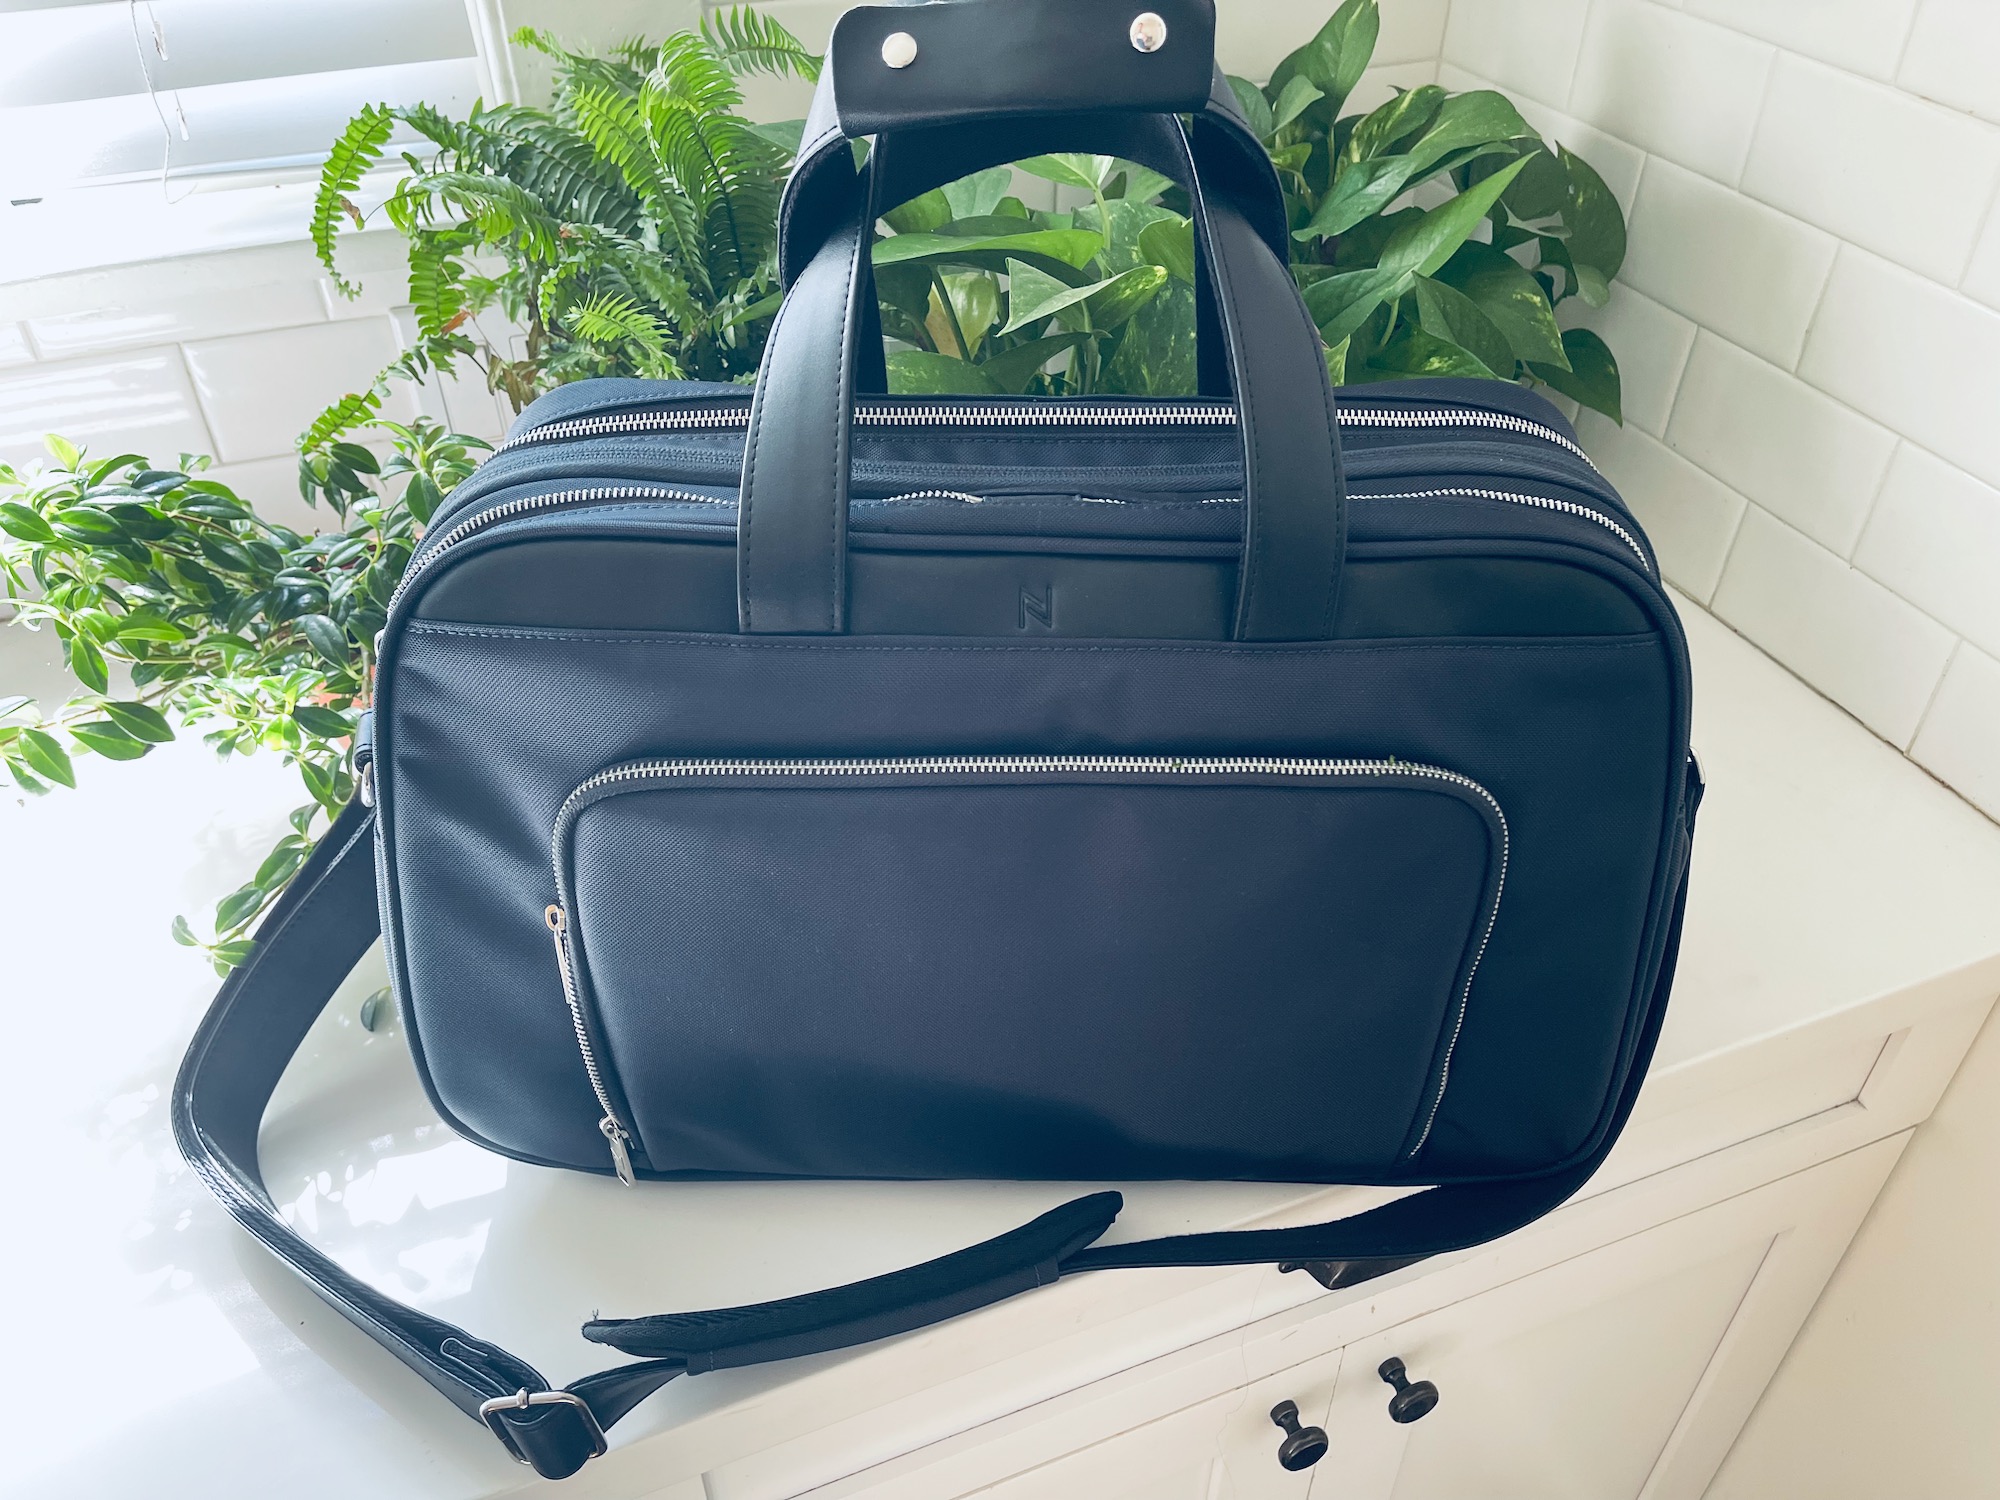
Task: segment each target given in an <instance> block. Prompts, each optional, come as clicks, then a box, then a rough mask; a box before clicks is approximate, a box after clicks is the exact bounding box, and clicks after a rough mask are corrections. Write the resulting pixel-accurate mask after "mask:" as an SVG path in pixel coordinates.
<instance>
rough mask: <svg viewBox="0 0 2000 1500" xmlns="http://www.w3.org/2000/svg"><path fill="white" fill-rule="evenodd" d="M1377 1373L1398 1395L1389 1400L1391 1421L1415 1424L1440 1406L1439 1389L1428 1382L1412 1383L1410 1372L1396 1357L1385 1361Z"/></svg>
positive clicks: (1377, 1369)
mask: <svg viewBox="0 0 2000 1500" xmlns="http://www.w3.org/2000/svg"><path fill="white" fill-rule="evenodd" d="M1375 1373H1376V1374H1377V1375H1380V1376H1381V1377H1382V1379H1383V1380H1384V1382H1386V1383H1387V1384H1389V1385H1392V1386H1394V1387H1395V1388H1396V1394H1395V1395H1393V1396H1391V1397H1390V1398H1389V1420H1390V1421H1392V1422H1414V1421H1416V1420H1417V1419H1418V1418H1419V1417H1427V1416H1429V1415H1430V1414H1431V1409H1432V1408H1433V1407H1435V1406H1436V1405H1437V1404H1438V1388H1437V1387H1436V1386H1434V1385H1432V1384H1431V1383H1430V1382H1429V1381H1428V1380H1419V1381H1415V1382H1412V1381H1411V1379H1410V1372H1409V1371H1408V1370H1406V1369H1404V1368H1403V1362H1402V1361H1401V1360H1400V1359H1397V1358H1395V1357H1394V1356H1391V1357H1390V1358H1388V1359H1385V1360H1383V1361H1382V1363H1381V1364H1380V1365H1379V1366H1377V1367H1376V1370H1375Z"/></svg>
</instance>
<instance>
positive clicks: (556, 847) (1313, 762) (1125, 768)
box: [546, 755, 1510, 1181]
mask: <svg viewBox="0 0 2000 1500" xmlns="http://www.w3.org/2000/svg"><path fill="white" fill-rule="evenodd" d="M1049 772H1056V773H1069V772H1118V773H1124V774H1132V773H1139V774H1146V775H1162V776H1188V775H1195V776H1391V775H1394V776H1417V777H1425V778H1428V779H1430V780H1433V781H1443V782H1449V783H1450V784H1451V785H1453V786H1456V787H1461V788H1463V789H1464V790H1466V791H1469V792H1471V793H1473V794H1474V795H1475V796H1477V797H1479V798H1480V799H1481V800H1482V801H1483V802H1485V803H1486V805H1487V806H1488V807H1490V808H1492V809H1493V818H1494V821H1495V822H1496V823H1497V824H1498V825H1499V828H1500V870H1499V875H1498V877H1497V878H1496V879H1495V881H1494V885H1493V901H1492V904H1491V906H1490V907H1489V908H1488V909H1487V914H1486V925H1485V927H1484V929H1483V930H1482V931H1481V932H1480V934H1479V946H1478V948H1477V949H1476V950H1475V951H1474V953H1473V956H1472V962H1471V964H1470V965H1468V966H1467V968H1466V971H1465V983H1464V985H1463V986H1461V987H1460V989H1459V992H1458V1000H1457V1004H1456V1006H1455V1008H1454V1012H1453V1016H1452V1024H1451V1038H1450V1040H1449V1041H1447V1042H1446V1043H1445V1050H1444V1061H1443V1063H1442V1064H1441V1065H1440V1066H1439V1068H1438V1081H1437V1087H1436V1089H1435V1090H1434V1091H1433V1093H1432V1095H1431V1101H1430V1109H1429V1111H1428V1112H1427V1113H1426V1114H1425V1116H1424V1128H1423V1130H1422V1132H1421V1133H1420V1134H1419V1135H1418V1136H1417V1139H1416V1143H1415V1144H1414V1145H1412V1146H1411V1147H1410V1149H1409V1152H1408V1155H1410V1156H1414V1155H1416V1153H1417V1152H1419V1151H1421V1150H1422V1149H1423V1145H1424V1142H1425V1141H1427V1140H1429V1139H1430V1134H1431V1127H1432V1126H1433V1125H1434V1124H1436V1123H1437V1116H1438V1110H1439V1108H1440V1107H1441V1106H1442V1105H1443V1103H1444V1090H1445V1084H1446V1082H1447V1081H1448V1080H1449V1079H1450V1076H1451V1061H1452V1056H1453V1054H1454V1053H1455V1052H1456V1051H1457V1050H1458V1039H1459V1035H1460V1033H1461V1032H1462V1031H1463V1030H1464V1029H1465V1011H1466V1004H1467V1002H1468V1001H1469V1000H1470V999H1471V996H1472V982H1473V980H1474V978H1475V977H1476V976H1477V975H1478V973H1479V965H1480V961H1481V960H1482V959H1484V958H1485V956H1486V947H1487V944H1488V943H1489V942H1490V941H1491V940H1492V937H1493V927H1494V924H1495V923H1496V922H1497V921H1498V920H1499V917H1500V898H1501V896H1502V895H1503V894H1505V892H1506V888H1507V860H1508V852H1509V844H1510V835H1509V833H1508V828H1507V815H1506V813H1505V812H1503V811H1502V810H1501V807H1500V803H1499V801H1498V800H1497V799H1496V798H1495V797H1494V796H1493V794H1492V793H1491V792H1489V791H1487V790H1486V788H1485V787H1483V786H1481V785H1480V784H1479V783H1478V782H1476V781H1474V780H1473V779H1472V778H1471V777H1470V776H1464V775H1461V774H1459V773H1458V772H1457V771H1447V770H1446V769H1444V767H1442V766H1433V765H1427V764H1425V763H1424V762H1422V761H1406V760H1394V759H1388V760H1323V759H1310V758H1305V757H1294V756H1258V755H1245V756H1169V755H929V756H914V757H905V758H897V759H878V760H832V759H824V760H666V759H662V760H638V761H628V762H626V763H625V764H623V765H618V766H612V767H611V768H610V769H608V770H604V771H599V772H598V773H597V774H596V775H595V776H592V777H590V778H589V779H588V780H586V781H585V782H584V783H583V784H582V785H580V786H579V787H577V789H576V790H575V791H573V792H571V793H570V794H569V796H568V797H566V798H565V799H564V800H563V804H562V807H561V808H560V809H559V810H558V811H557V813H556V821H555V832H554V835H553V837H552V838H551V840H550V857H551V860H552V861H553V863H554V865H555V872H556V888H557V889H558V890H559V891H560V890H562V889H563V888H564V882H563V848H564V846H565V845H566V844H567V843H568V842H569V834H570V830H571V828H572V826H573V825H574V823H575V821H576V818H577V816H578V815H579V814H580V813H581V812H582V810H583V809H582V804H583V802H584V801H586V800H587V799H588V798H589V797H590V796H591V795H592V794H594V793H596V792H598V791H601V790H602V789H603V788H605V787H607V786H613V785H616V784H618V783H620V782H627V781H660V780H672V779H677V778H696V777H707V776H801V777H803V776H897V775H904V776H908V775H974V776H977V775H995V774H999V775H1036V774H1046V773H1049ZM546 919H547V922H548V925H549V930H550V931H551V932H552V933H554V934H555V939H556V962H557V964H558V965H559V966H560V968H561V970H562V979H563V991H564V994H565V996H566V997H567V999H568V1001H569V1008H570V1015H571V1018H572V1019H573V1021H574V1023H575V1026H576V1043H577V1046H578V1047H579V1048H580V1049H581V1050H582V1053H583V1066H584V1071H585V1072H586V1073H588V1074H589V1075H590V1084H591V1087H592V1088H593V1089H594V1090H595V1091H596V1093H597V1101H598V1103H599V1104H601V1105H602V1106H603V1107H604V1118H603V1119H602V1120H601V1121H599V1122H598V1128H599V1129H600V1130H602V1131H603V1132H604V1135H605V1139H606V1140H608V1141H610V1143H611V1154H612V1158H613V1160H614V1161H615V1162H617V1163H619V1177H620V1179H621V1180H623V1181H630V1178H629V1176H628V1175H627V1174H629V1172H630V1171H631V1162H630V1158H629V1156H628V1155H627V1154H626V1151H625V1139H626V1133H625V1130H624V1127H623V1125H622V1124H620V1122H619V1120H618V1118H617V1114H616V1111H615V1110H613V1108H612V1106H611V1098H610V1093H609V1091H608V1090H607V1089H606V1088H605V1086H604V1080H603V1076H602V1074H601V1073H600V1072H599V1071H598V1066H597V1058H596V1052H595V1050H594V1048H593V1047H592V1045H591V1040H590V1028H589V1026H588V1025H587V1024H586V1023H585V1021H584V1015H583V1004H582V1001H581V1000H580V999H579V997H578V995H577V990H576V982H575V977H574V975H573V974H572V973H571V970H570V961H569V949H568V946H567V932H568V922H567V918H566V916H565V914H564V911H563V908H562V907H561V906H551V907H549V908H548V912H547V918H546Z"/></svg>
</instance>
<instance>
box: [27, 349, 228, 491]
mask: <svg viewBox="0 0 2000 1500" xmlns="http://www.w3.org/2000/svg"><path fill="white" fill-rule="evenodd" d="M51 432H53V433H57V434H59V435H61V436H62V437H66V438H68V439H69V440H70V441H71V442H73V443H76V444H78V445H80V446H84V447H87V448H89V449H90V450H91V451H92V452H94V453H95V454H97V455H98V457H100V458H109V457H111V456H112V455H113V454H115V453H120V452H135V453H144V454H146V455H147V456H149V457H152V458H159V459H167V460H172V459H174V458H175V457H177V456H178V455H179V454H181V453H184V452H185V453H206V452H208V451H209V436H208V429H207V427H206V426H204V425H203V423H202V416H201V408H200V407H199V406H198V405H197V404H196V402H195V394H194V390H193V388H192V387H191V386H190V385H189V384H188V376H187V368H186V366H184V365H183V364H182V363H181V352H180V350H178V349H176V348H172V347H168V348H165V349H141V350H137V351H135V352H133V353H130V354H124V355H119V356H116V357H113V358H109V359H92V360H65V361H62V362H61V363H56V364H32V365H16V366H13V367H11V368H9V369H8V370H6V371H5V372H0V461H3V462H7V463H14V464H19V463H33V462H36V461H38V460H41V459H44V458H46V457H47V454H46V450H44V448H43V447H42V437H43V434H45V433H51Z"/></svg>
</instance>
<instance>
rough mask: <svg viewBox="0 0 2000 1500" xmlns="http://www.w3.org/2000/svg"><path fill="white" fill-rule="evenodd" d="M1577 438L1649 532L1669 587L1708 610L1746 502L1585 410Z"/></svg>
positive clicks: (1652, 442)
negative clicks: (1686, 594)
mask: <svg viewBox="0 0 2000 1500" xmlns="http://www.w3.org/2000/svg"><path fill="white" fill-rule="evenodd" d="M1577 434H1578V436H1580V437H1581V438H1582V439H1583V446H1584V448H1585V450H1586V451H1587V452H1588V453H1589V454H1590V456H1591V458H1592V460H1593V461H1594V462H1595V463H1596V464H1597V467H1598V468H1599V469H1601V470H1602V471H1603V472H1604V477H1605V478H1607V479H1609V480H1610V481H1611V482H1612V483H1613V484H1615V485H1617V486H1618V493H1619V494H1621V495H1623V496H1624V497H1625V502H1626V504H1628V505H1630V506H1631V507H1632V513H1633V514H1634V515H1635V516H1637V517H1638V518H1639V524H1640V525H1641V526H1643V527H1645V528H1646V535H1647V537H1648V538H1649V539H1650V540H1651V541H1652V543H1653V546H1654V549H1655V550H1656V551H1657V552H1658V553H1659V556H1660V567H1661V569H1662V571H1664V572H1665V573H1666V575H1667V578H1668V581H1669V582H1671V583H1673V584H1674V585H1675V586H1676V587H1678V588H1679V589H1681V590H1682V591H1683V592H1685V593H1688V594H1691V595H1693V596H1694V597H1695V598H1696V599H1697V600H1699V601H1700V602H1702V603H1704V604H1706V603H1707V602H1708V598H1709V595H1711V594H1713V593H1714V592H1715V584H1716V580H1717V579H1718V578H1720V577H1721V575H1722V564H1723V560H1724V558H1726V557H1727V556H1728V553H1729V541H1730V538H1731V537H1732V536H1734V535H1735V533H1736V527H1737V523H1738V522H1739V521H1740V520H1741V519H1742V517H1743V508H1744V502H1743V497H1742V496H1741V495H1739V494H1737V493H1736V492H1735V491H1734V490H1732V489H1730V488H1729V486H1728V485H1726V484H1724V483H1722V481H1721V480H1719V479H1716V478H1714V477H1713V476H1712V475H1709V474H1706V473H1704V472H1703V471H1702V470H1700V469H1698V468H1696V467H1695V466H1694V465H1693V464H1691V463H1689V462H1688V461H1687V460H1686V459H1684V458H1682V457H1681V456H1680V455H1679V454H1677V453H1674V452H1673V451H1671V450H1670V449H1668V448H1667V447H1666V446H1665V445H1664V444H1663V443H1661V442H1660V441H1659V440H1658V439H1656V438H1651V437H1648V436H1647V435H1646V434H1645V433H1643V432H1640V431H1639V430H1638V429H1637V428H1635V427H1629V426H1628V427H1617V426H1614V425H1612V423H1611V421H1610V419H1609V418H1606V417H1600V416H1598V415H1597V413H1595V412H1585V413H1584V414H1583V419H1582V421H1581V422H1580V423H1579V424H1578V426H1577Z"/></svg>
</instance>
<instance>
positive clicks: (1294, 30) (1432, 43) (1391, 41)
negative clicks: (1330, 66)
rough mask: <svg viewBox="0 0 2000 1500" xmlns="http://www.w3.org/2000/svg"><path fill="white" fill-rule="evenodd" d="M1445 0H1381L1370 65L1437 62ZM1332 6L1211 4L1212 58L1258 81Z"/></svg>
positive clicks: (1310, 1) (1322, 2)
mask: <svg viewBox="0 0 2000 1500" xmlns="http://www.w3.org/2000/svg"><path fill="white" fill-rule="evenodd" d="M1449 8H1450V7H1449V0H1387V3H1386V4H1384V5H1383V7H1382V31H1381V35H1380V36H1379V37H1377V38H1376V42H1375V56H1374V59H1373V65H1374V66H1376V67H1389V66H1394V65H1395V64H1397V63H1426V64H1435V63H1436V62H1437V56H1438V48H1439V46H1440V44H1441V43H1442V42H1443V39H1444V17H1445V12H1446V10H1447V9H1449ZM1333 10H1334V7H1333V5H1332V4H1331V3H1329V0H1257V3H1255V4H1254V5H1229V4H1224V5H1220V6H1218V7H1216V16H1215V60H1216V61H1217V62H1218V63H1220V64H1221V65H1222V67H1223V70H1224V71H1225V72H1230V73H1235V74H1237V75H1238V76H1240V77H1243V78H1254V79H1256V80H1257V81H1258V82H1259V83H1261V82H1263V81H1264V80H1265V79H1267V78H1269V77H1270V76H1271V69H1273V68H1275V67H1276V66H1277V65H1278V63H1279V62H1280V61H1281V60H1282V59H1283V58H1284V57H1285V55H1286V54H1287V53H1289V52H1291V51H1292V50H1293V49H1295V48H1297V47H1300V46H1303V45H1304V44H1305V43H1306V42H1309V41H1311V40H1312V38H1313V36H1314V34H1315V33H1317V32H1318V31H1319V29H1320V28H1321V27H1322V26H1324V25H1325V24H1326V21H1327V17H1329V16H1331V15H1332V14H1333Z"/></svg>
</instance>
